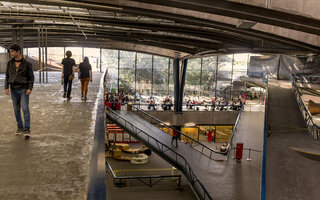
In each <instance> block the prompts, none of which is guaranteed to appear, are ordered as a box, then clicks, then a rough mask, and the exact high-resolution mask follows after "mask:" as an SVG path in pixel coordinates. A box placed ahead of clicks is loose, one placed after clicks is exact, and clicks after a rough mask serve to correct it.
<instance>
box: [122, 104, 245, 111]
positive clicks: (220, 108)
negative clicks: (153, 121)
mask: <svg viewBox="0 0 320 200" xmlns="http://www.w3.org/2000/svg"><path fill="white" fill-rule="evenodd" d="M125 104H127V103H125ZM131 105H132V106H137V107H139V109H141V108H146V109H148V110H149V111H173V110H174V109H173V108H174V104H172V106H171V109H167V110H164V109H163V108H162V104H160V103H155V104H153V105H154V108H155V109H153V107H152V108H151V107H150V109H149V108H148V107H149V105H150V103H134V102H133V103H132V104H131ZM238 107H240V105H238V104H236V105H234V107H233V106H232V105H230V104H229V105H215V106H213V105H212V104H207V105H203V104H201V105H200V104H194V105H192V108H190V107H189V106H187V105H185V104H184V105H183V106H182V110H183V111H238V110H239V109H238ZM233 108H235V109H233ZM146 109H145V110H146ZM141 110H142V109H141Z"/></svg>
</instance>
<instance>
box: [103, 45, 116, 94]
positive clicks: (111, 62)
mask: <svg viewBox="0 0 320 200" xmlns="http://www.w3.org/2000/svg"><path fill="white" fill-rule="evenodd" d="M102 68H103V69H106V70H108V73H107V77H106V79H107V80H106V84H107V88H109V90H110V91H112V92H116V91H117V87H118V50H110V49H102Z"/></svg>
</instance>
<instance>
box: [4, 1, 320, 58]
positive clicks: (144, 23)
mask: <svg viewBox="0 0 320 200" xmlns="http://www.w3.org/2000/svg"><path fill="white" fill-rule="evenodd" d="M239 2H240V3H239ZM275 2H278V3H275ZM279 2H282V3H279ZM289 2H290V4H289ZM294 2H296V3H294ZM294 2H291V1H289V0H286V1H272V0H233V1H225V0H157V1H151V0H132V1H126V0H78V1H69V0H31V1H24V0H11V1H0V27H1V29H0V45H2V46H5V47H8V46H10V44H11V43H12V41H13V35H15V34H16V33H15V32H18V35H21V38H23V41H24V43H23V45H24V47H37V46H38V43H39V40H38V38H39V35H40V36H42V35H43V36H46V37H43V38H46V41H47V45H48V46H86V47H102V48H111V49H122V50H132V51H138V52H147V53H152V54H157V55H162V56H168V57H197V56H205V55H213V54H227V53H243V52H250V53H285V54H310V53H313V54H319V52H320V48H319V46H320V36H319V35H320V15H319V13H317V12H310V13H308V12H307V10H308V8H309V10H310V9H311V8H312V5H314V6H316V5H319V3H318V2H317V0H308V1H306V3H305V4H306V5H305V4H304V0H300V1H294ZM307 2H308V3H307ZM310 2H311V3H310ZM312 2H313V4H312ZM42 41H43V40H41V42H42ZM43 43H44V42H43ZM43 43H41V44H43Z"/></svg>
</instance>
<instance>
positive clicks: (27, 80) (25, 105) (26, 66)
mask: <svg viewBox="0 0 320 200" xmlns="http://www.w3.org/2000/svg"><path fill="white" fill-rule="evenodd" d="M10 55H11V56H12V59H11V60H9V61H8V63H7V70H6V78H5V85H4V89H5V93H6V94H7V95H10V94H11V99H12V104H13V109H14V114H15V117H16V121H17V126H18V129H17V131H16V133H15V134H16V135H21V134H22V133H23V134H24V137H25V138H26V139H28V138H29V137H30V111H29V96H30V94H31V92H32V88H33V83H34V75H33V70H32V64H31V63H29V62H28V61H27V60H26V59H24V58H23V57H22V55H21V47H20V46H19V45H17V44H13V45H12V46H11V47H10ZM9 87H10V90H9ZM21 108H22V111H23V118H24V124H23V121H22V118H21V111H20V109H21Z"/></svg>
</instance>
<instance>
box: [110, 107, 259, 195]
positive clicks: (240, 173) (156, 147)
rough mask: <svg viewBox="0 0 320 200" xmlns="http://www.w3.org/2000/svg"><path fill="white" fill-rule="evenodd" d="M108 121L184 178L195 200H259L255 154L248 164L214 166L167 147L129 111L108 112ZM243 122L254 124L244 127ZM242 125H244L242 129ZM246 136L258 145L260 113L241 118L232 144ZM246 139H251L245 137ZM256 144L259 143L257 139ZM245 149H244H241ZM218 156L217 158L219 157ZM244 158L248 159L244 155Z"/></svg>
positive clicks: (164, 138)
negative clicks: (138, 141)
mask: <svg viewBox="0 0 320 200" xmlns="http://www.w3.org/2000/svg"><path fill="white" fill-rule="evenodd" d="M107 114H108V117H109V118H110V119H111V120H113V121H114V122H116V123H117V124H118V125H119V126H121V127H122V128H124V129H126V130H127V131H128V132H130V134H131V135H133V136H134V137H136V138H137V139H139V140H140V141H141V142H142V143H144V144H145V145H147V146H148V147H149V148H151V149H152V150H153V151H154V152H156V153H157V154H159V155H160V156H161V157H162V158H164V159H165V160H167V161H168V162H169V163H171V164H172V165H173V166H175V167H176V168H178V169H179V170H180V171H182V172H183V173H184V174H185V175H186V177H187V178H188V180H189V182H190V184H191V185H192V187H193V189H194V191H195V193H196V194H197V195H198V198H199V199H215V200H219V199H221V200H245V199H259V195H260V172H261V164H260V163H261V157H260V154H255V155H254V158H253V160H254V161H251V162H247V161H245V160H244V161H243V162H242V163H241V164H238V163H235V161H234V160H233V159H231V156H232V155H231V156H230V159H229V160H227V161H225V162H216V161H214V160H212V159H210V158H209V157H207V156H205V155H203V154H201V153H200V152H199V151H197V150H195V149H193V148H190V146H188V145H187V144H184V143H181V142H179V143H178V147H175V146H174V145H171V144H170V143H171V136H170V135H168V134H165V133H164V132H162V131H161V130H160V129H159V128H157V127H156V126H154V125H152V124H150V123H149V122H147V121H145V120H144V119H142V118H140V117H139V116H137V115H135V114H134V113H132V112H130V111H118V112H117V113H115V112H113V111H111V110H108V112H107ZM246 121H250V122H255V123H248V124H247V123H245V122H246ZM242 124H245V125H242ZM248 133H252V134H253V135H259V136H258V137H260V143H262V135H263V113H262V112H256V113H252V114H251V113H249V114H248V115H246V114H245V115H244V116H243V117H242V118H241V122H240V125H239V130H238V133H237V134H238V135H239V137H238V136H235V141H240V140H242V139H243V140H244V138H245V137H246V136H245V135H247V134H248ZM248 137H249V138H250V137H252V135H251V134H248ZM258 140H259V139H258ZM245 147H246V146H245ZM219 156H221V155H219ZM244 156H245V158H246V157H247V156H248V154H247V152H245V153H244Z"/></svg>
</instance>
